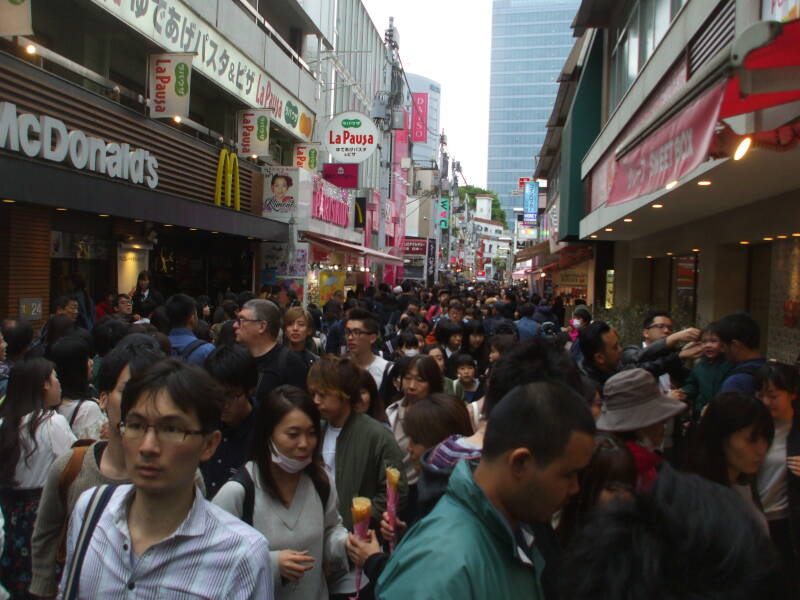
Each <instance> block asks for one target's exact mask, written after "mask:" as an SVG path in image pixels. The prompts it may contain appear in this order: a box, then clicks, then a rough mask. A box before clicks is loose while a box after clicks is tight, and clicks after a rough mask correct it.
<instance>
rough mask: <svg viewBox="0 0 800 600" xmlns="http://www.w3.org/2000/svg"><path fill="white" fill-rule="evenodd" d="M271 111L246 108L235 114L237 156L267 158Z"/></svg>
mask: <svg viewBox="0 0 800 600" xmlns="http://www.w3.org/2000/svg"><path fill="white" fill-rule="evenodd" d="M271 114H272V110H271V109H268V108H266V109H264V108H248V109H246V110H240V111H239V112H238V113H236V118H237V125H238V126H237V134H238V136H239V152H238V154H239V156H269V117H270V115H271Z"/></svg>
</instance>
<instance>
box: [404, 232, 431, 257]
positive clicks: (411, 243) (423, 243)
mask: <svg viewBox="0 0 800 600" xmlns="http://www.w3.org/2000/svg"><path fill="white" fill-rule="evenodd" d="M427 253H428V239H427V238H418V237H408V236H406V238H405V239H404V241H403V254H406V255H410V256H425V255H426V254H427Z"/></svg>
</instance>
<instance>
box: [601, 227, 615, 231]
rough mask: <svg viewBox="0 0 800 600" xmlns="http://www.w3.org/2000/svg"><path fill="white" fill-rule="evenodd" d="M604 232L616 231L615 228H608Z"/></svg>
mask: <svg viewBox="0 0 800 600" xmlns="http://www.w3.org/2000/svg"><path fill="white" fill-rule="evenodd" d="M603 231H614V228H613V227H606V228H605V229H604V230H603Z"/></svg>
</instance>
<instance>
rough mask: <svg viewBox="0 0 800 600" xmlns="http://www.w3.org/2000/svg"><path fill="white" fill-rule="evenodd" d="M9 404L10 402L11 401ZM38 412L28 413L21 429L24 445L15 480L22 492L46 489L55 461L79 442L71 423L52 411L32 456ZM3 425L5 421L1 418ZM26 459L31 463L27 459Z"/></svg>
mask: <svg viewBox="0 0 800 600" xmlns="http://www.w3.org/2000/svg"><path fill="white" fill-rule="evenodd" d="M7 401H8V400H7ZM34 414H35V413H28V414H27V415H25V416H24V417H22V421H21V423H20V428H19V437H20V442H21V448H20V456H19V460H18V461H17V469H16V471H15V472H14V481H16V482H17V484H18V486H17V488H18V489H38V488H42V487H44V483H45V481H46V480H47V473H48V472H49V471H50V467H51V466H52V464H53V462H54V461H55V460H56V458H58V457H59V456H60V455H62V454H64V453H65V452H67V451H68V450H69V449H70V448H71V447H72V444H73V443H75V440H76V438H75V435H74V434H73V433H72V430H71V429H70V428H69V423H68V422H67V420H66V419H65V418H64V417H63V416H62V415H60V414H58V413H57V412H51V413H49V414H48V415H47V416H46V417H44V420H43V421H42V422H41V423H39V426H38V427H37V428H36V433H35V434H34V435H35V437H36V444H37V445H36V450H34V451H33V454H31V455H30V456H28V453H29V452H30V451H31V449H32V448H33V442H32V440H31V437H30V434H29V433H28V423H29V422H30V420H31V418H32V417H33V415H34ZM0 423H2V419H0ZM26 457H28V458H27V460H26Z"/></svg>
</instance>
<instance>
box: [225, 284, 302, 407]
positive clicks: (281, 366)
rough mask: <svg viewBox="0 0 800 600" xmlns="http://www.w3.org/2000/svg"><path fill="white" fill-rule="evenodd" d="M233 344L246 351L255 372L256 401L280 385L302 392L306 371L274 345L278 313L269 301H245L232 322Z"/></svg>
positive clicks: (292, 355)
mask: <svg viewBox="0 0 800 600" xmlns="http://www.w3.org/2000/svg"><path fill="white" fill-rule="evenodd" d="M233 329H234V331H235V332H236V341H237V342H239V343H240V344H241V345H242V346H244V347H245V348H247V350H248V351H249V352H250V356H252V357H253V358H254V359H255V362H256V369H257V370H258V381H257V384H256V402H257V403H258V402H260V401H261V400H262V399H263V398H266V397H267V395H268V394H269V393H270V392H271V391H272V390H274V389H275V388H276V387H278V386H280V385H285V384H289V385H294V386H297V387H299V388H300V389H303V390H304V389H306V375H307V374H308V369H307V367H306V364H305V363H304V362H303V360H302V359H301V358H300V357H299V356H298V355H296V354H295V353H294V352H292V351H291V350H289V349H288V348H286V347H285V346H284V345H283V344H281V343H280V342H278V335H279V333H280V330H281V311H280V309H279V308H278V307H277V306H276V305H275V303H274V302H271V301H269V300H261V299H255V300H249V301H247V302H245V304H244V306H242V310H240V311H239V316H238V317H237V318H236V320H235V321H234V322H233Z"/></svg>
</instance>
